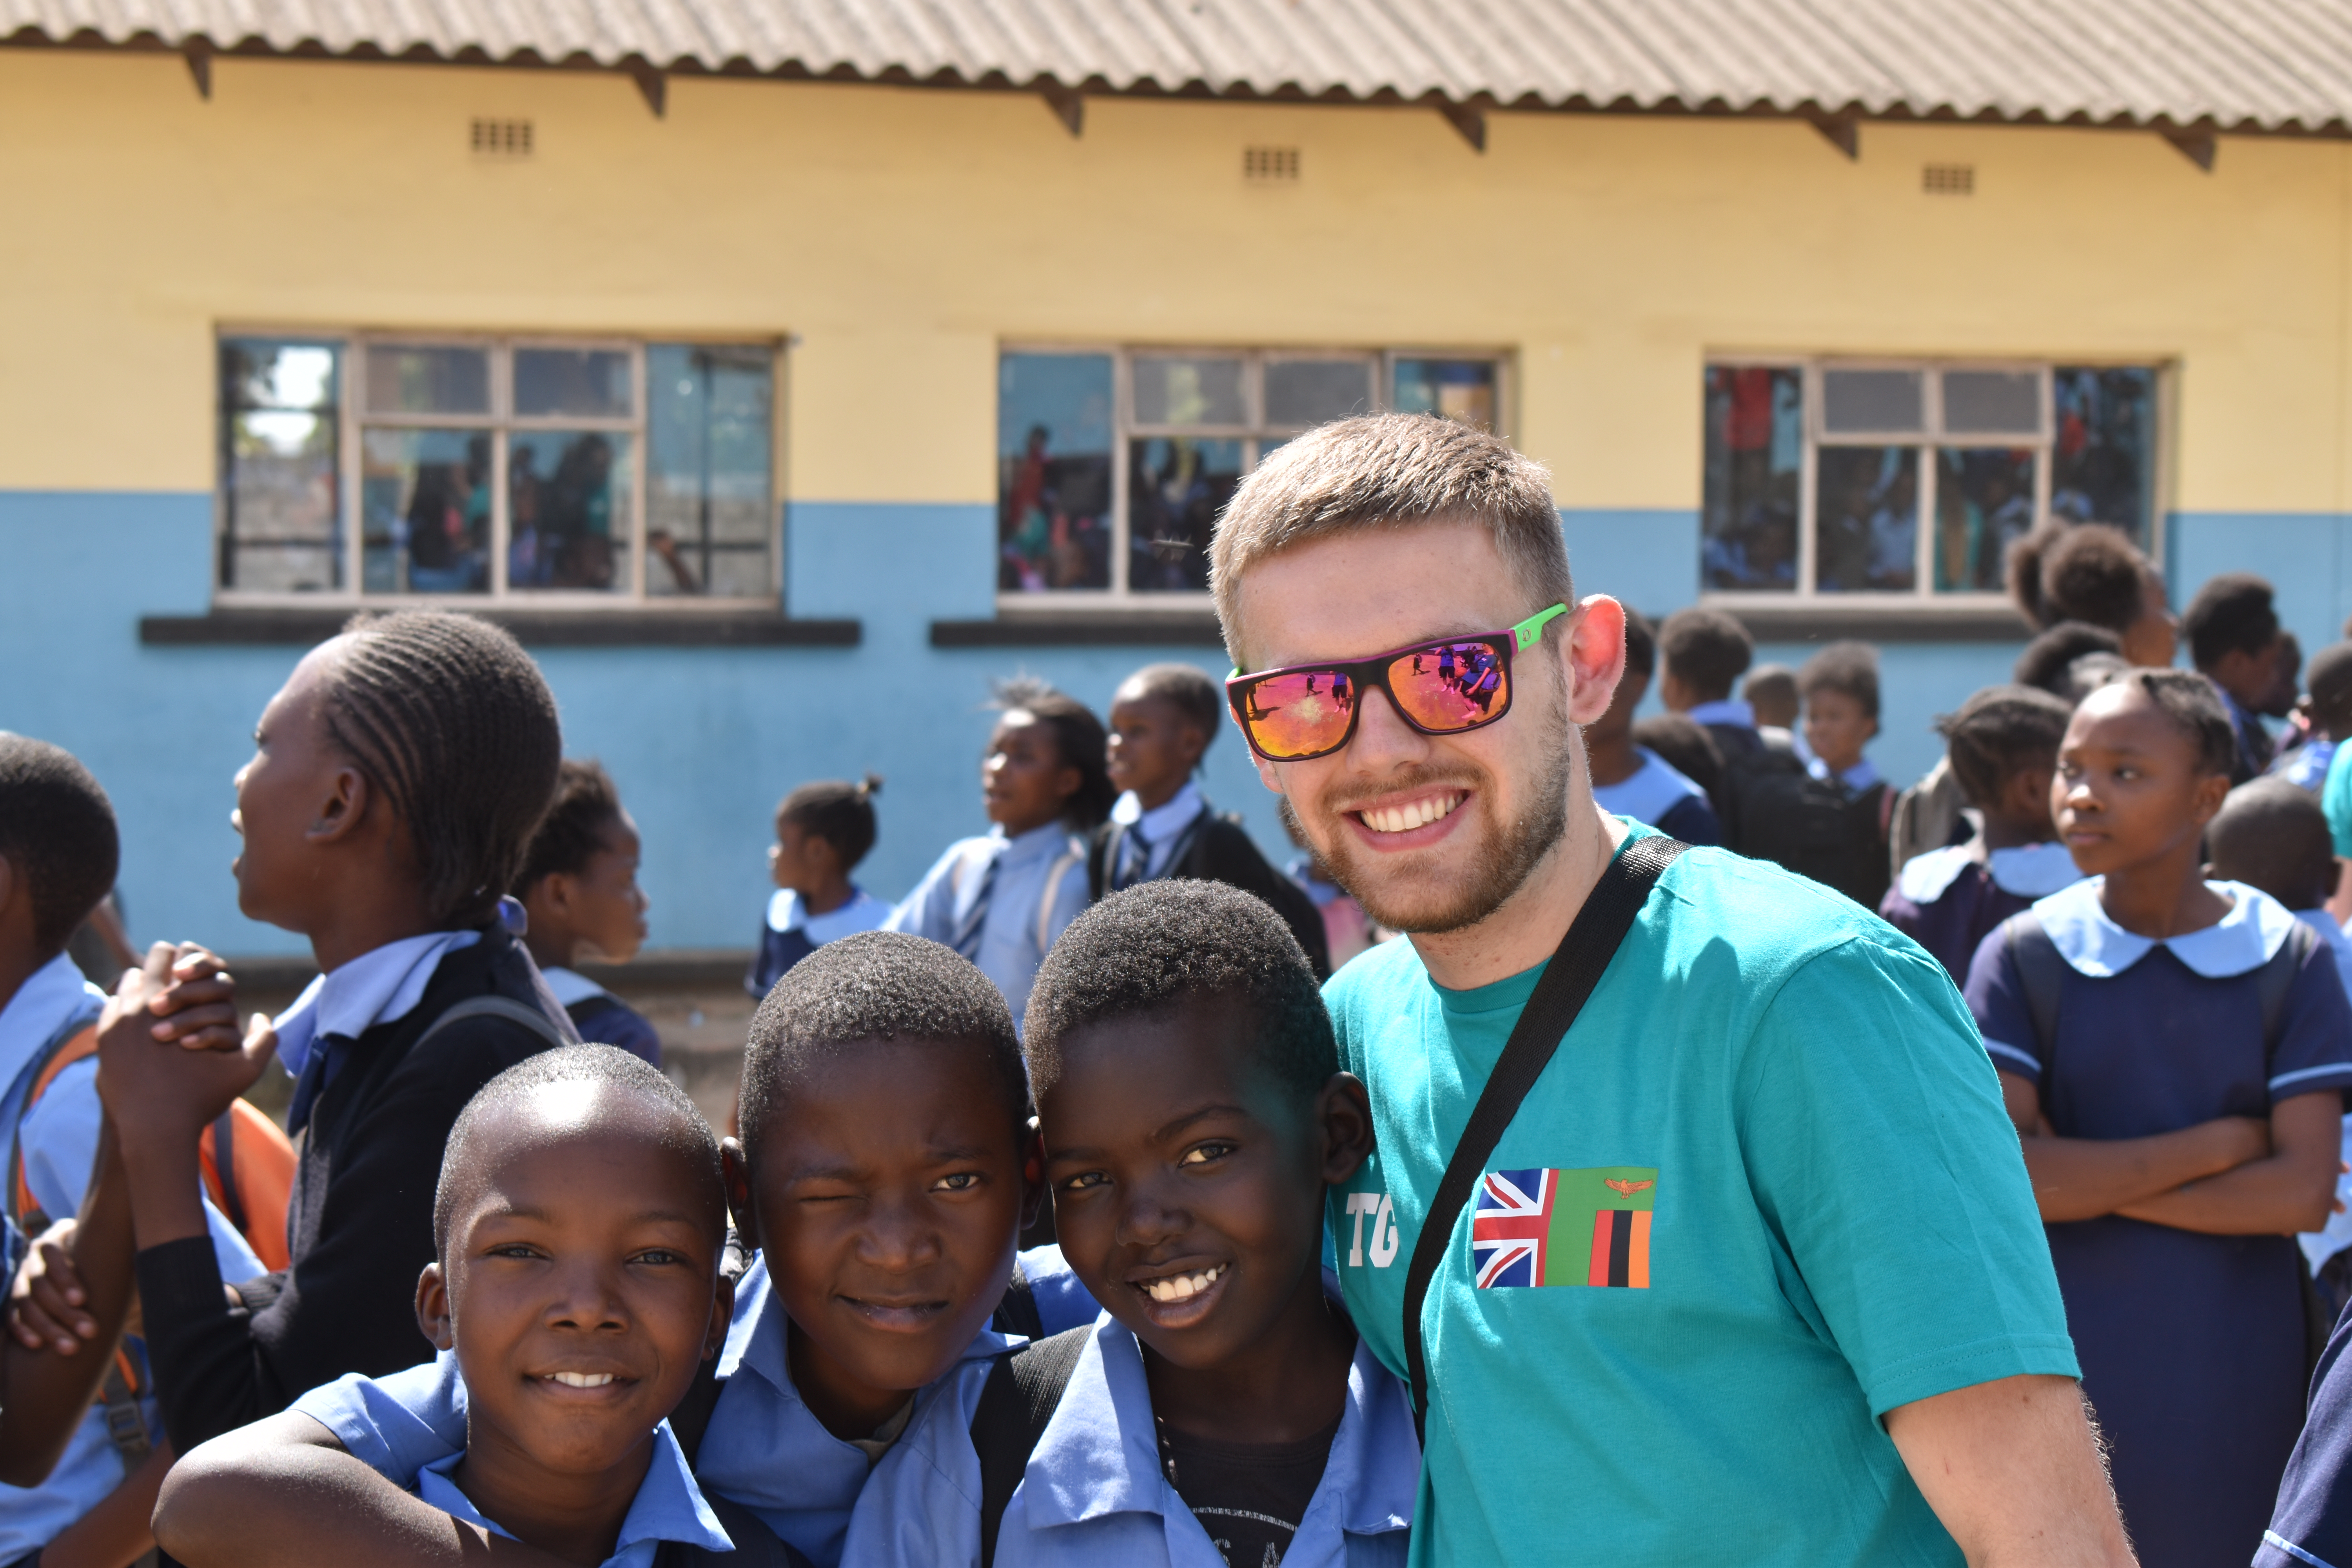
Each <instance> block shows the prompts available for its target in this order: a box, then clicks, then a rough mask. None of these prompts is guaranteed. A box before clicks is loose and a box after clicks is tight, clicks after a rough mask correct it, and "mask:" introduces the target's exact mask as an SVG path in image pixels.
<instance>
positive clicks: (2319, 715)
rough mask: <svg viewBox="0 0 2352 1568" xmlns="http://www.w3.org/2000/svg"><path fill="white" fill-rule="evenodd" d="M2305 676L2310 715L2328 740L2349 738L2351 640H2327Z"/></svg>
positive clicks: (2351, 717)
mask: <svg viewBox="0 0 2352 1568" xmlns="http://www.w3.org/2000/svg"><path fill="white" fill-rule="evenodd" d="M2304 679H2305V683H2306V684H2307V685H2308V686H2309V688H2310V689H2311V716H2312V718H2313V719H2314V720H2315V721H2317V723H2318V725H2319V727H2320V728H2321V729H2323V730H2325V731H2327V735H2328V738H2329V739H2330V740H2336V741H2346V740H2352V642H2339V643H2330V644H2328V646H2327V647H2324V648H2321V649H2320V650H2319V651H2318V652H2317V653H2315V654H2313V655H2312V656H2311V668H2309V669H2308V670H2306V671H2305V675H2304Z"/></svg>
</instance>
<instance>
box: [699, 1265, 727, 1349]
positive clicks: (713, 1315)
mask: <svg viewBox="0 0 2352 1568" xmlns="http://www.w3.org/2000/svg"><path fill="white" fill-rule="evenodd" d="M733 1321H735V1281H733V1280H732V1279H728V1278H727V1276H725V1275H724V1274H721V1275H720V1276H719V1289H717V1290H715V1291H713V1292H711V1296H710V1329H709V1332H707V1333H705V1334H704V1335H703V1336H702V1359H703V1360H705V1361H712V1360H715V1359H717V1357H718V1355H719V1352H720V1351H721V1350H723V1349H725V1348H726V1345H727V1326H728V1325H729V1324H730V1323H731V1322H733Z"/></svg>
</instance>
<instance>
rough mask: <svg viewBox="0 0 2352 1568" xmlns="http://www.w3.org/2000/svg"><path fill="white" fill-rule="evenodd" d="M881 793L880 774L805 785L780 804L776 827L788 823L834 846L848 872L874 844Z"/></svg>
mask: <svg viewBox="0 0 2352 1568" xmlns="http://www.w3.org/2000/svg"><path fill="white" fill-rule="evenodd" d="M881 793H882V775H881V774H880V773H867V774H866V776H865V777H864V778H862V779H860V780H859V781H858V782H857V783H856V784H851V783H850V782H849V781H848V780H846V779H823V780H820V781H819V782H817V783H815V784H803V785H801V787H800V788H798V789H796V790H794V791H793V793H792V794H790V795H786V796H784V798H783V799H782V800H781V801H779V802H778V803H777V805H776V826H778V827H779V828H781V827H782V826H783V825H784V824H786V823H788V822H789V823H791V824H793V826H796V827H798V828H799V829H800V830H801V831H802V832H803V833H805V834H807V835H808V836H809V837H811V838H821V839H823V840H824V842H826V843H827V844H830V845H832V846H833V852H834V853H835V855H838V856H840V857H841V868H842V869H843V870H845V871H846V870H848V869H849V868H851V867H853V866H855V865H856V864H857V863H858V862H859V861H860V860H863V859H865V858H866V853H867V851H869V850H871V849H872V848H873V847H874V838H875V833H876V827H875V820H874V797H875V796H876V795H880V794H881Z"/></svg>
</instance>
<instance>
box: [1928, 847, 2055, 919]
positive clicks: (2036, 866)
mask: <svg viewBox="0 0 2352 1568" xmlns="http://www.w3.org/2000/svg"><path fill="white" fill-rule="evenodd" d="M1975 858H1976V856H1975V849H1974V847H1972V846H1970V845H1967V844H1952V845H1947V846H1946V847H1943V848H1941V849H1930V850H1928V851H1927V853H1926V854H1925V855H1914V856H1913V857H1912V858H1910V859H1908V860H1906V861H1905V862H1903V871H1902V874H1901V875H1900V876H1898V877H1896V878H1895V887H1896V889H1898V890H1899V891H1900V892H1901V893H1902V894H1903V896H1904V897H1905V898H1906V899H1908V900H1911V901H1912V902H1913V903H1915V904H1932V903H1934V902H1935V901H1936V900H1937V899H1940V898H1942V897H1943V896H1944V891H1945V889H1948V888H1949V887H1950V886H1951V885H1952V884H1953V883H1954V882H1956V881H1958V879H1959V876H1960V873H1961V872H1962V871H1964V870H1966V869H1967V868H1969V866H1970V865H1971V864H1973V863H1974V861H1975ZM1987 859H1988V861H1989V864H1987V866H1986V867H1985V869H1986V870H1988V871H1990V872H1991V873H1992V881H1993V886H1994V887H1996V888H1999V889H2000V890H2001V891H2002V892H2004V893H2010V894H2013V895H2014V896H2016V897H2018V898H2021V899H2046V898H2048V897H2049V896H2050V895H2051V894H2053V893H2054V892H2056V891H2058V889H2061V888H2071V887H2073V886H2074V884H2075V883H2077V882H2079V881H2081V880H2082V879H2083V873H2082V872H2081V871H2080V870H2079V869H2077V868H2075V865H2074V856H2072V855H2070V854H2068V853H2067V852H2066V847H2065V846H2064V845H2063V844H2020V845H2015V846H2013V847H2010V848H2007V849H1996V850H1994V851H1993V852H1992V853H1991V855H1990V856H1989V857H1987Z"/></svg>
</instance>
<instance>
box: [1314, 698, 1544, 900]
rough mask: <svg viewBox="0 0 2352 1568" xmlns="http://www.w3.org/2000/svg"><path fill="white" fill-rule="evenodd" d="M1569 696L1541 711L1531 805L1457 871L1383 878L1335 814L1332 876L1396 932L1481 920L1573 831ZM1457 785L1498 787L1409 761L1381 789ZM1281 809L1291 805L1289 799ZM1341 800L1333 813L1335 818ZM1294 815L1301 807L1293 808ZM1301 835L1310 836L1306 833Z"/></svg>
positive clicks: (1327, 861) (1481, 791)
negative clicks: (1407, 766)
mask: <svg viewBox="0 0 2352 1568" xmlns="http://www.w3.org/2000/svg"><path fill="white" fill-rule="evenodd" d="M1566 707H1567V704H1566V702H1565V701H1564V700H1562V701H1558V702H1555V703H1554V704H1553V705H1552V710H1551V711H1549V713H1547V714H1546V715H1545V717H1544V720H1543V722H1542V727H1543V731H1544V736H1543V744H1542V745H1541V746H1540V747H1539V748H1538V756H1540V757H1541V758H1543V759H1544V762H1543V765H1542V766H1541V767H1540V768H1539V769H1538V772H1537V773H1536V776H1535V777H1534V778H1533V779H1532V780H1530V781H1529V782H1530V784H1532V786H1533V790H1532V795H1531V797H1530V799H1529V801H1528V808H1527V810H1526V811H1525V812H1524V813H1523V814H1522V815H1521V816H1519V817H1518V818H1517V820H1515V821H1511V822H1503V823H1496V824H1495V825H1494V826H1490V827H1489V828H1488V829H1487V830H1486V832H1485V833H1484V834H1483V835H1482V836H1481V837H1479V840H1478V842H1477V843H1476V844H1475V845H1473V846H1471V848H1470V857H1469V864H1468V865H1466V866H1465V867H1463V868H1461V870H1460V871H1459V872H1458V873H1456V874H1455V875H1454V876H1453V877H1452V878H1449V879H1446V880H1445V881H1444V882H1441V881H1439V880H1438V879H1435V878H1433V877H1430V876H1427V875H1425V874H1421V873H1418V872H1413V871H1404V870H1397V871H1391V872H1390V873H1389V875H1388V876H1387V877H1386V879H1385V885H1382V880H1383V879H1381V878H1380V877H1379V876H1378V874H1377V873H1375V872H1374V871H1373V869H1372V868H1373V867H1374V866H1375V865H1377V863H1378V861H1379V857H1377V856H1373V855H1370V854H1364V853H1360V852H1359V850H1358V848H1357V846H1356V844H1355V841H1354V840H1353V839H1352V838H1351V837H1349V835H1348V833H1347V832H1346V831H1345V830H1344V829H1339V827H1338V824H1337V823H1336V821H1335V822H1334V823H1333V826H1334V828H1335V829H1337V830H1336V831H1334V832H1333V833H1332V834H1331V836H1330V847H1329V848H1328V850H1324V851H1322V852H1321V856H1320V858H1321V859H1322V861H1323V865H1324V868H1325V869H1326V870H1328V872H1329V873H1330V876H1331V879H1332V880H1333V881H1335V882H1337V883H1339V886H1340V887H1342V888H1344V889H1347V891H1348V893H1349V896H1350V897H1352V898H1353V899H1354V900H1356V902H1358V903H1359V904H1361V905H1362V906H1363V909H1364V912H1365V913H1366V914H1368V915H1370V917H1371V918H1372V919H1373V920H1375V921H1379V922H1380V923H1381V925H1384V926H1386V927H1388V928H1389V929H1390V930H1391V931H1405V932H1408V933H1419V934H1422V935H1429V936H1435V935H1442V934H1444V933H1445V932H1448V931H1462V930H1465V929H1466V928H1468V927H1471V926H1475V925H1476V924H1477V923H1478V922H1479V921H1483V920H1485V919H1486V917H1487V916H1489V915H1491V914H1493V913H1494V912H1495V911H1496V910H1498V909H1501V908H1502V907H1503V905H1504V904H1505V903H1507V902H1508V901H1509V900H1510V898H1511V896H1512V895H1513V894H1515V893H1517V891H1518V890H1519V889H1521V888H1522V887H1524V886H1526V885H1527V880H1528V878H1529V877H1531V876H1533V875H1534V874H1535V869H1536V868H1537V867H1538V866H1539V865H1541V864H1542V863H1543V858H1544V857H1545V856H1547V855H1549V854H1550V853H1551V852H1552V849H1553V847H1555V846H1557V845H1558V844H1559V841H1560V840H1561V839H1562V838H1564V837H1567V836H1568V783H1569V774H1570V770H1571V767H1572V766H1573V764H1572V762H1571V760H1570V747H1571V746H1572V745H1574V744H1576V738H1575V736H1574V733H1573V731H1571V730H1570V725H1569V722H1568V714H1567V711H1566ZM1449 786H1451V787H1454V788H1460V789H1465V790H1469V791H1471V792H1473V793H1475V795H1478V797H1479V798H1480V799H1481V800H1484V801H1489V802H1491V801H1493V800H1494V799H1495V791H1494V789H1493V788H1492V787H1491V784H1490V781H1489V780H1488V778H1487V776H1486V774H1485V773H1483V772H1481V771H1477V770H1473V769H1465V768H1460V767H1452V768H1412V769H1407V770H1405V771H1404V772H1403V773H1400V774H1398V775H1397V776H1395V777H1393V778H1391V779H1388V780H1385V781H1383V783H1382V784H1381V791H1380V793H1381V794H1382V795H1392V794H1395V793H1397V792H1399V791H1403V790H1418V789H1423V788H1445V787H1449ZM1282 805H1283V809H1284V810H1285V811H1286V812H1291V811H1292V808H1291V805H1290V802H1289V801H1288V800H1287V799H1285V800H1284V801H1283V803H1282ZM1344 809H1345V808H1344V807H1339V808H1335V809H1333V810H1332V811H1330V812H1329V813H1328V816H1331V817H1333V818H1336V817H1338V816H1339V815H1340V814H1341V812H1342V811H1343V810H1344ZM1292 815H1293V817H1294V820H1295V819H1296V814H1295V813H1292ZM1299 837H1301V838H1304V837H1306V836H1305V835H1304V834H1303V833H1302V834H1300V835H1299Z"/></svg>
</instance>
